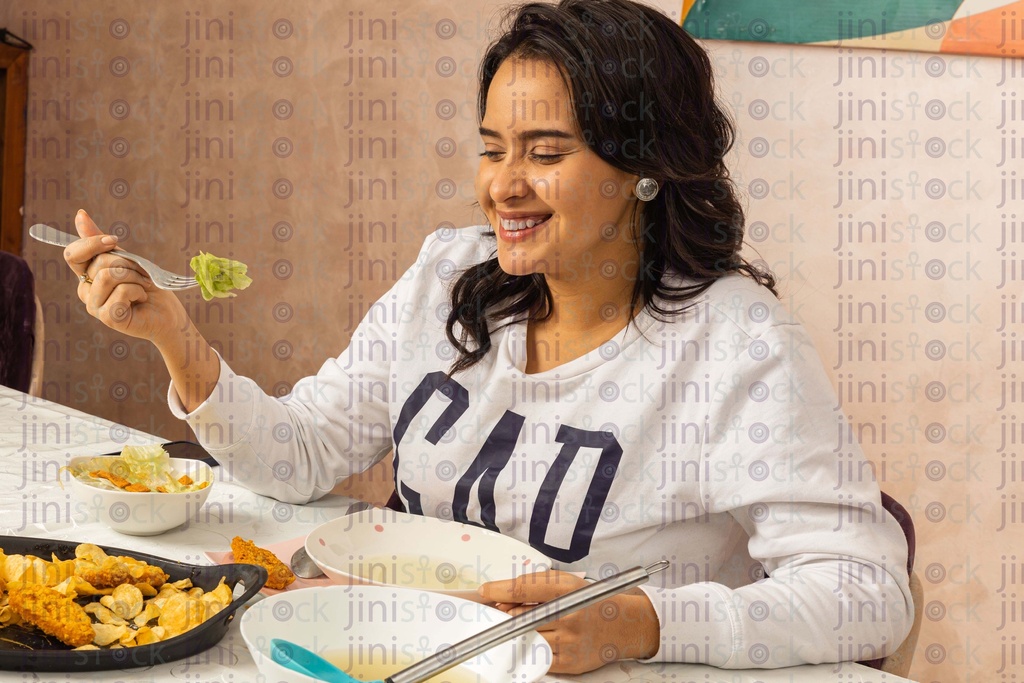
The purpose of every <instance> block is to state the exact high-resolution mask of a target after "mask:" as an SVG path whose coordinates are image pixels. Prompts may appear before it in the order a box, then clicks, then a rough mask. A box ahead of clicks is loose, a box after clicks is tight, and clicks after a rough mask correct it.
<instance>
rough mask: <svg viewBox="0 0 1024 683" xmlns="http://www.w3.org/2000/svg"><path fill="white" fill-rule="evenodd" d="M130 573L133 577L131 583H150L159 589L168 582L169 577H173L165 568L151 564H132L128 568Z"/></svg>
mask: <svg viewBox="0 0 1024 683" xmlns="http://www.w3.org/2000/svg"><path fill="white" fill-rule="evenodd" d="M128 573H129V574H131V577H132V578H131V583H133V584H137V583H148V584H149V585H150V586H152V587H153V588H157V589H159V588H160V586H162V585H164V584H165V583H167V579H169V578H171V577H170V576H168V575H167V572H165V571H164V570H163V569H161V568H160V567H155V566H153V565H151V564H140V565H133V566H130V567H129V568H128Z"/></svg>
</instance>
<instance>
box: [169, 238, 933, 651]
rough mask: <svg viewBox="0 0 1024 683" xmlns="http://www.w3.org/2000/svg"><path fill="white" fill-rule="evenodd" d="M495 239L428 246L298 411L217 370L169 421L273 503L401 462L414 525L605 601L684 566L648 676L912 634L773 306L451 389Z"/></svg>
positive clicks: (740, 310)
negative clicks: (516, 551)
mask: <svg viewBox="0 0 1024 683" xmlns="http://www.w3.org/2000/svg"><path fill="white" fill-rule="evenodd" d="M485 229H486V228H481V227H476V228H467V229H465V230H458V231H445V232H438V233H435V234H434V235H431V236H430V237H428V238H427V240H426V242H425V244H424V246H423V249H422V251H421V252H420V255H419V257H418V259H417V262H416V264H415V265H414V266H413V267H412V268H411V269H410V270H409V271H408V272H407V273H406V274H405V275H404V276H403V277H402V279H401V280H399V281H398V282H397V283H396V284H395V285H394V287H393V288H392V289H391V291H389V292H388V293H387V294H386V295H385V296H384V297H383V298H382V299H380V301H378V302H377V303H376V304H374V306H373V307H372V308H371V309H370V311H369V312H368V313H367V315H366V317H365V318H364V320H363V321H362V323H361V324H360V325H359V327H358V329H357V330H356V331H355V333H354V334H353V336H352V340H351V343H350V344H349V347H348V348H347V349H346V350H345V351H344V352H342V354H341V355H340V356H339V357H337V358H334V359H331V360H328V361H327V362H326V363H324V365H323V367H321V369H320V371H319V372H318V373H317V374H316V375H315V376H313V377H307V378H305V379H303V380H301V381H299V382H298V383H296V385H295V386H294V389H293V390H292V393H291V394H290V395H289V396H287V397H285V398H283V399H275V398H271V397H270V396H268V395H267V394H265V393H264V392H263V391H262V390H261V389H260V388H259V387H258V386H257V385H256V384H255V383H254V382H253V381H252V380H250V379H247V378H245V377H241V376H238V375H236V374H234V373H233V372H232V371H231V369H230V368H229V367H228V366H227V365H226V364H225V363H224V362H223V361H222V365H221V374H220V380H219V382H218V384H217V387H216V389H215V390H214V392H213V395H212V396H211V397H210V398H209V399H208V400H207V401H206V402H205V403H203V404H202V405H201V406H199V407H198V408H197V409H196V410H195V411H194V412H193V413H191V414H189V415H187V416H186V415H185V413H184V410H183V408H182V406H181V403H180V400H179V399H178V397H177V393H176V391H175V389H174V387H173V386H172V387H171V388H170V391H169V401H170V404H171V408H172V410H173V411H175V413H176V414H177V415H178V416H179V417H182V418H185V419H187V420H188V422H189V424H190V425H191V426H192V428H193V429H194V430H195V433H196V435H197V438H199V440H200V441H201V442H202V443H203V445H204V446H205V447H206V449H207V450H208V451H210V453H211V454H212V455H213V456H214V457H215V458H217V460H219V461H220V462H221V463H222V464H224V465H226V466H230V467H232V470H233V473H234V476H235V477H236V478H238V479H239V480H240V481H241V483H243V484H244V485H246V486H248V487H250V488H251V489H253V490H254V491H256V492H259V493H262V494H265V495H268V496H271V497H274V498H277V499H279V500H283V501H288V502H306V501H310V500H313V499H316V498H318V497H320V496H323V495H324V494H326V493H327V492H328V491H330V490H331V489H332V488H333V487H334V486H335V485H336V484H337V483H338V482H340V481H341V480H343V479H344V478H345V477H347V476H349V475H351V474H353V473H355V472H359V471H362V470H364V469H366V468H367V467H369V466H370V465H372V464H373V463H374V462H377V461H378V460H379V459H380V458H382V457H383V456H384V455H385V454H386V453H387V452H388V451H390V450H391V449H392V448H394V449H395V452H396V482H397V486H398V490H399V494H400V496H401V498H402V501H403V502H404V504H405V506H406V509H407V510H409V511H410V512H416V513H420V514H424V515H431V516H434V517H439V518H443V519H457V520H460V521H468V522H471V523H475V524H479V525H483V526H486V527H489V528H491V529H496V530H498V531H500V532H501V533H503V534H508V535H510V536H513V537H515V538H518V539H520V540H521V541H524V542H527V543H529V544H530V545H531V546H533V547H534V548H536V549H537V550H539V551H541V552H543V553H545V554H546V555H548V556H549V557H551V558H553V559H554V560H555V563H554V566H555V567H556V568H559V569H564V570H567V571H582V572H586V574H587V575H588V576H589V577H594V578H600V577H602V576H605V575H607V574H609V573H612V572H615V571H618V570H620V569H625V568H628V567H631V566H634V565H638V564H640V565H644V564H649V563H651V562H654V561H657V560H660V559H668V560H669V561H671V563H672V566H671V568H670V569H669V570H667V571H664V572H662V573H660V574H657V575H655V576H654V578H653V579H652V582H651V583H650V584H648V585H647V586H645V587H643V588H642V590H644V591H645V593H646V594H647V595H648V597H649V598H650V600H651V602H652V603H653V605H654V608H655V610H656V611H657V613H658V618H659V620H660V628H661V646H660V649H659V651H658V653H657V655H656V656H655V657H654V658H653V660H654V661H674V662H702V663H708V664H712V665H715V666H719V667H724V668H746V667H766V668H767V667H780V666H789V665H794V664H800V663H818V662H824V661H841V660H850V659H855V660H866V659H873V658H876V657H880V656H882V655H883V654H885V653H886V652H891V651H892V650H893V649H895V647H897V646H898V645H899V643H900V642H902V640H903V638H904V636H905V635H906V633H907V632H908V631H909V628H910V625H911V622H912V615H913V604H912V600H911V597H910V589H909V585H908V576H907V570H906V562H907V545H906V541H905V539H904V536H903V533H902V531H901V529H900V527H899V525H898V524H897V522H896V521H895V520H894V519H893V518H892V517H891V516H890V515H888V514H887V513H885V512H884V511H883V510H882V508H881V504H880V498H879V489H878V486H877V484H876V482H875V481H874V479H873V477H872V476H871V469H870V467H868V466H867V463H866V462H865V461H864V458H863V455H862V453H861V451H860V448H859V447H858V446H857V445H856V444H853V443H850V442H849V440H848V439H846V438H844V436H843V435H844V434H846V429H845V420H844V418H843V416H842V414H841V412H840V411H838V410H837V408H836V404H837V401H836V397H835V393H834V391H833V389H832V386H831V383H830V381H829V378H828V376H827V375H826V373H825V371H824V369H823V367H822V365H821V361H820V359H819V357H818V355H817V353H816V352H815V350H814V348H813V346H812V344H811V341H810V338H809V337H808V335H807V333H806V332H805V331H804V329H803V328H802V327H801V326H800V325H799V324H797V323H795V322H794V321H793V320H791V319H790V318H789V316H788V315H787V313H786V311H785V309H784V308H783V306H782V305H781V304H780V303H779V302H778V300H776V299H775V298H774V297H773V296H772V294H771V293H770V292H769V291H767V290H766V289H764V288H763V287H760V286H759V285H757V284H756V283H755V282H753V281H752V280H751V279H749V278H747V277H744V276H740V275H734V276H729V277H725V278H723V279H721V280H719V281H718V282H716V283H715V284H714V285H713V286H712V287H711V288H710V289H709V290H708V291H707V292H706V294H705V295H704V296H703V298H701V299H700V301H699V302H698V304H697V305H696V306H693V307H692V308H690V309H689V310H687V311H686V312H684V313H682V314H679V315H677V316H676V317H674V318H673V319H672V320H671V321H670V322H659V321H658V320H656V319H655V318H654V317H652V316H651V315H649V314H648V313H647V312H643V313H641V314H640V315H639V316H638V318H637V320H636V325H630V326H628V327H627V328H626V329H625V330H624V331H622V332H621V333H620V334H618V335H617V336H616V337H615V338H614V339H613V340H610V341H608V342H606V343H604V344H602V345H601V346H600V347H599V348H597V349H595V350H593V351H592V352H590V353H588V354H587V355H585V356H583V357H581V358H577V359H576V360H572V361H569V362H567V363H565V364H563V365H560V366H558V367H556V368H554V369H552V370H547V371H544V372H539V373H534V374H529V375H528V374H525V373H524V371H523V370H524V368H525V364H526V353H525V343H526V325H525V323H522V322H519V323H515V324H512V325H510V326H508V327H505V328H503V329H501V330H499V331H496V332H494V333H492V335H491V339H492V344H493V346H492V350H491V352H490V353H489V354H488V355H487V356H486V357H485V358H484V359H483V360H482V361H480V362H479V363H478V364H476V365H474V366H473V367H471V368H470V369H469V370H467V371H465V372H462V373H458V374H456V375H455V376H454V378H453V380H454V381H452V382H450V383H447V384H445V382H444V377H445V373H446V371H447V370H448V368H449V367H450V365H451V362H452V360H453V358H454V353H453V349H452V347H451V346H450V344H449V343H448V342H447V341H446V338H445V333H444V321H445V318H446V315H447V311H448V309H449V304H448V287H449V285H450V284H451V282H452V281H453V279H454V277H456V276H457V274H458V270H459V269H461V268H464V267H468V266H470V265H473V264H476V263H479V262H482V261H484V260H486V259H487V258H489V257H490V256H491V254H492V253H493V249H494V242H493V238H487V237H483V236H481V233H482V232H483V230H485ZM744 541H745V543H744ZM737 545H739V546H740V547H739V549H738V550H737ZM744 546H745V547H744ZM746 553H749V555H747V554H746ZM738 558H745V559H746V561H745V562H744V561H743V560H742V559H738ZM750 558H753V560H754V561H753V562H751V561H750ZM762 567H763V572H762V569H761V568H762ZM765 572H766V573H767V575H768V577H767V578H764V573H765ZM752 581H753V583H751V582H752ZM742 584H746V585H742ZM731 586H739V587H731Z"/></svg>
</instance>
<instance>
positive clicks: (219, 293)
mask: <svg viewBox="0 0 1024 683" xmlns="http://www.w3.org/2000/svg"><path fill="white" fill-rule="evenodd" d="M189 266H191V267H192V271H193V272H194V273H195V274H196V281H197V282H198V283H199V289H200V291H201V292H202V294H203V299H204V300H206V301H209V300H210V299H213V298H214V297H217V298H226V297H232V296H237V294H235V293H234V292H232V291H231V290H232V289H245V288H246V287H248V286H249V285H251V284H252V278H250V277H249V276H248V275H246V274H245V273H246V271H247V270H248V269H249V267H248V266H247V265H245V264H244V263H242V262H241V261H234V260H232V259H227V258H221V257H219V256H214V255H213V254H207V253H206V252H203V251H200V252H199V255H198V256H193V257H192V260H191V261H189Z"/></svg>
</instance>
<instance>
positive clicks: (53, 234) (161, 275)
mask: <svg viewBox="0 0 1024 683" xmlns="http://www.w3.org/2000/svg"><path fill="white" fill-rule="evenodd" d="M28 234H29V235H31V236H32V237H33V238H35V239H37V240H39V241H40V242H46V243H47V244H55V245H57V246H58V247H66V246H68V245H69V244H71V243H72V242H75V241H77V240H78V237H77V236H75V235H71V234H68V233H66V232H63V231H61V230H58V229H57V228H52V227H50V226H49V225H43V224H42V223H36V224H35V225H33V226H32V227H31V228H29V229H28ZM109 253H111V254H116V255H118V256H120V257H121V258H123V259H127V260H129V261H132V262H134V263H137V264H138V265H140V266H142V268H143V269H144V270H145V271H146V273H147V274H148V275H149V278H150V279H151V280H152V281H153V284H154V285H156V286H157V287H159V288H160V289H168V290H171V291H175V292H176V291H179V290H182V289H189V288H191V287H196V286H198V285H199V283H198V282H196V279H195V278H194V277H188V276H186V275H178V274H176V273H172V272H171V271H169V270H165V269H163V268H161V267H160V266H158V265H156V264H155V263H153V262H152V261H150V260H149V259H144V258H142V257H141V256H136V255H135V254H132V253H130V252H127V251H125V250H124V249H121V248H117V247H115V248H114V249H113V250H111V251H110V252H109Z"/></svg>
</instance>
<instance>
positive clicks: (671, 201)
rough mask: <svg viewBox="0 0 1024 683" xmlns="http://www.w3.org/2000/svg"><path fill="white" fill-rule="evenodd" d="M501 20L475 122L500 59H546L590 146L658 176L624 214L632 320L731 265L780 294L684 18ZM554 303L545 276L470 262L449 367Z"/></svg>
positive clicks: (665, 310)
mask: <svg viewBox="0 0 1024 683" xmlns="http://www.w3.org/2000/svg"><path fill="white" fill-rule="evenodd" d="M502 26H503V29H502V31H501V34H500V37H499V38H498V39H497V40H496V41H495V42H493V43H492V44H491V45H490V46H489V47H488V49H487V52H486V53H485V55H484V57H483V61H482V62H481V64H480V73H479V79H480V89H479V96H478V116H479V119H480V121H481V122H482V121H483V118H484V114H485V113H486V108H487V91H488V88H489V87H490V85H491V81H492V79H493V78H494V75H495V73H496V72H497V71H498V68H499V67H500V66H501V64H502V63H503V62H504V61H505V60H506V59H509V58H516V59H526V60H540V61H546V62H551V63H553V64H554V65H556V66H557V67H558V69H559V72H560V74H561V76H562V79H563V80H564V81H565V84H566V89H567V90H568V91H569V94H570V97H571V100H572V108H573V112H574V115H575V124H576V127H577V132H578V133H579V134H580V136H581V137H582V139H583V141H584V142H585V144H586V145H587V146H588V147H589V148H590V149H592V150H593V151H594V152H595V153H596V154H597V155H598V156H599V157H601V158H602V159H604V160H605V161H606V162H607V163H609V164H610V165H612V166H614V167H615V168H618V169H620V170H623V171H626V172H628V173H631V174H635V175H638V176H642V177H651V178H654V179H655V180H657V181H658V183H659V184H660V186H661V190H660V192H659V193H658V195H657V197H656V198H655V199H654V200H653V201H650V202H636V207H635V208H634V212H633V216H632V220H631V224H632V230H633V238H634V243H635V244H637V245H638V252H639V253H638V258H639V263H640V268H639V269H638V275H637V278H636V281H635V284H634V287H633V292H632V299H631V304H632V305H631V307H630V311H631V313H630V322H633V321H634V314H633V312H635V311H638V310H640V308H642V307H646V308H647V309H648V310H649V311H651V313H652V314H653V315H655V316H657V317H660V318H662V319H666V318H668V317H670V316H672V315H674V314H678V313H679V312H680V311H681V310H684V309H685V308H686V307H687V306H688V305H692V303H691V302H692V301H693V300H694V299H696V298H697V297H698V296H700V295H701V294H702V293H703V292H704V291H706V290H707V289H708V288H709V287H710V286H711V285H712V284H713V283H714V281H715V280H717V279H718V278H720V277H722V276H724V275H727V274H729V273H733V272H739V273H744V274H746V275H748V276H750V277H751V278H753V279H754V280H756V281H757V282H758V283H759V284H761V285H763V286H765V287H767V288H768V289H769V290H771V292H772V293H773V294H775V295H776V296H778V292H777V291H776V289H775V277H774V276H773V275H772V274H771V273H770V272H769V271H768V270H767V269H762V268H758V267H755V266H754V265H752V264H750V263H748V262H747V261H746V260H745V259H744V258H743V257H742V256H740V254H739V251H740V248H741V246H742V243H743V207H742V206H741V204H740V201H739V199H738V198H737V195H736V190H735V188H734V186H733V183H732V181H731V180H730V178H729V171H728V169H727V168H726V166H725V162H724V157H725V155H726V154H727V153H728V151H729V150H730V149H731V147H732V144H733V139H734V137H735V131H734V129H733V125H732V122H731V121H730V119H729V117H728V116H727V114H726V112H725V111H724V110H723V109H722V108H721V107H720V106H719V105H718V103H717V102H716V101H715V90H714V80H713V73H712V68H711V62H710V60H709V59H708V56H707V54H706V53H705V52H704V50H703V49H702V48H701V47H700V45H698V44H697V43H696V42H695V41H694V40H693V38H691V37H690V36H689V35H688V34H687V33H686V32H685V31H684V30H683V29H682V27H681V26H679V25H678V24H676V23H675V22H673V21H672V20H671V19H669V18H668V17H667V16H665V15H664V14H662V13H661V12H659V11H658V10H656V9H653V8H650V7H646V6H644V5H641V4H638V3H635V2H630V1H629V0H562V2H559V3H558V4H556V5H552V4H541V3H529V4H525V5H521V6H518V7H513V8H511V9H510V10H509V11H508V13H507V14H506V15H505V17H504V21H503V23H502ZM488 234H489V235H490V236H493V235H494V233H493V232H490V233H488ZM666 275H675V276H679V277H681V284H680V280H676V281H675V284H673V283H670V282H669V281H667V278H666V277H665V276H666ZM551 304H552V300H551V293H550V290H549V289H548V286H547V283H546V282H545V280H544V276H543V275H540V274H531V275H521V276H517V275H509V274H507V273H505V272H504V271H503V270H502V269H501V267H500V266H499V265H498V259H497V258H496V257H494V255H493V254H492V258H491V259H489V260H488V261H485V262H483V263H480V264H478V265H475V266H472V267H470V268H468V269H467V270H465V271H464V272H463V273H462V274H461V275H460V276H459V278H458V279H457V280H456V282H455V283H454V285H453V287H452V290H451V312H450V313H449V315H448V320H447V325H446V331H447V336H448V340H449V342H451V344H452V345H453V346H454V347H455V348H456V349H457V350H458V352H459V356H458V358H456V360H455V362H454V363H453V365H452V368H451V370H450V372H449V374H450V375H451V374H454V373H456V372H459V371H461V370H465V369H466V368H469V367H470V366H472V365H473V364H475V363H476V362H478V361H479V360H480V359H482V358H483V357H484V356H485V355H486V354H487V353H488V352H489V351H490V349H491V336H490V335H491V332H492V330H491V328H490V325H491V324H493V323H497V322H498V321H501V320H504V319H506V318H510V317H511V320H512V321H517V320H522V319H524V318H528V319H534V320H543V319H545V318H546V317H547V316H549V315H550V314H551V308H552V306H551ZM641 304H642V306H641ZM666 304H667V305H666ZM456 324H458V325H459V326H461V328H462V330H461V335H459V336H456V334H455V326H456ZM497 329H500V327H499V328H495V330H497Z"/></svg>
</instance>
